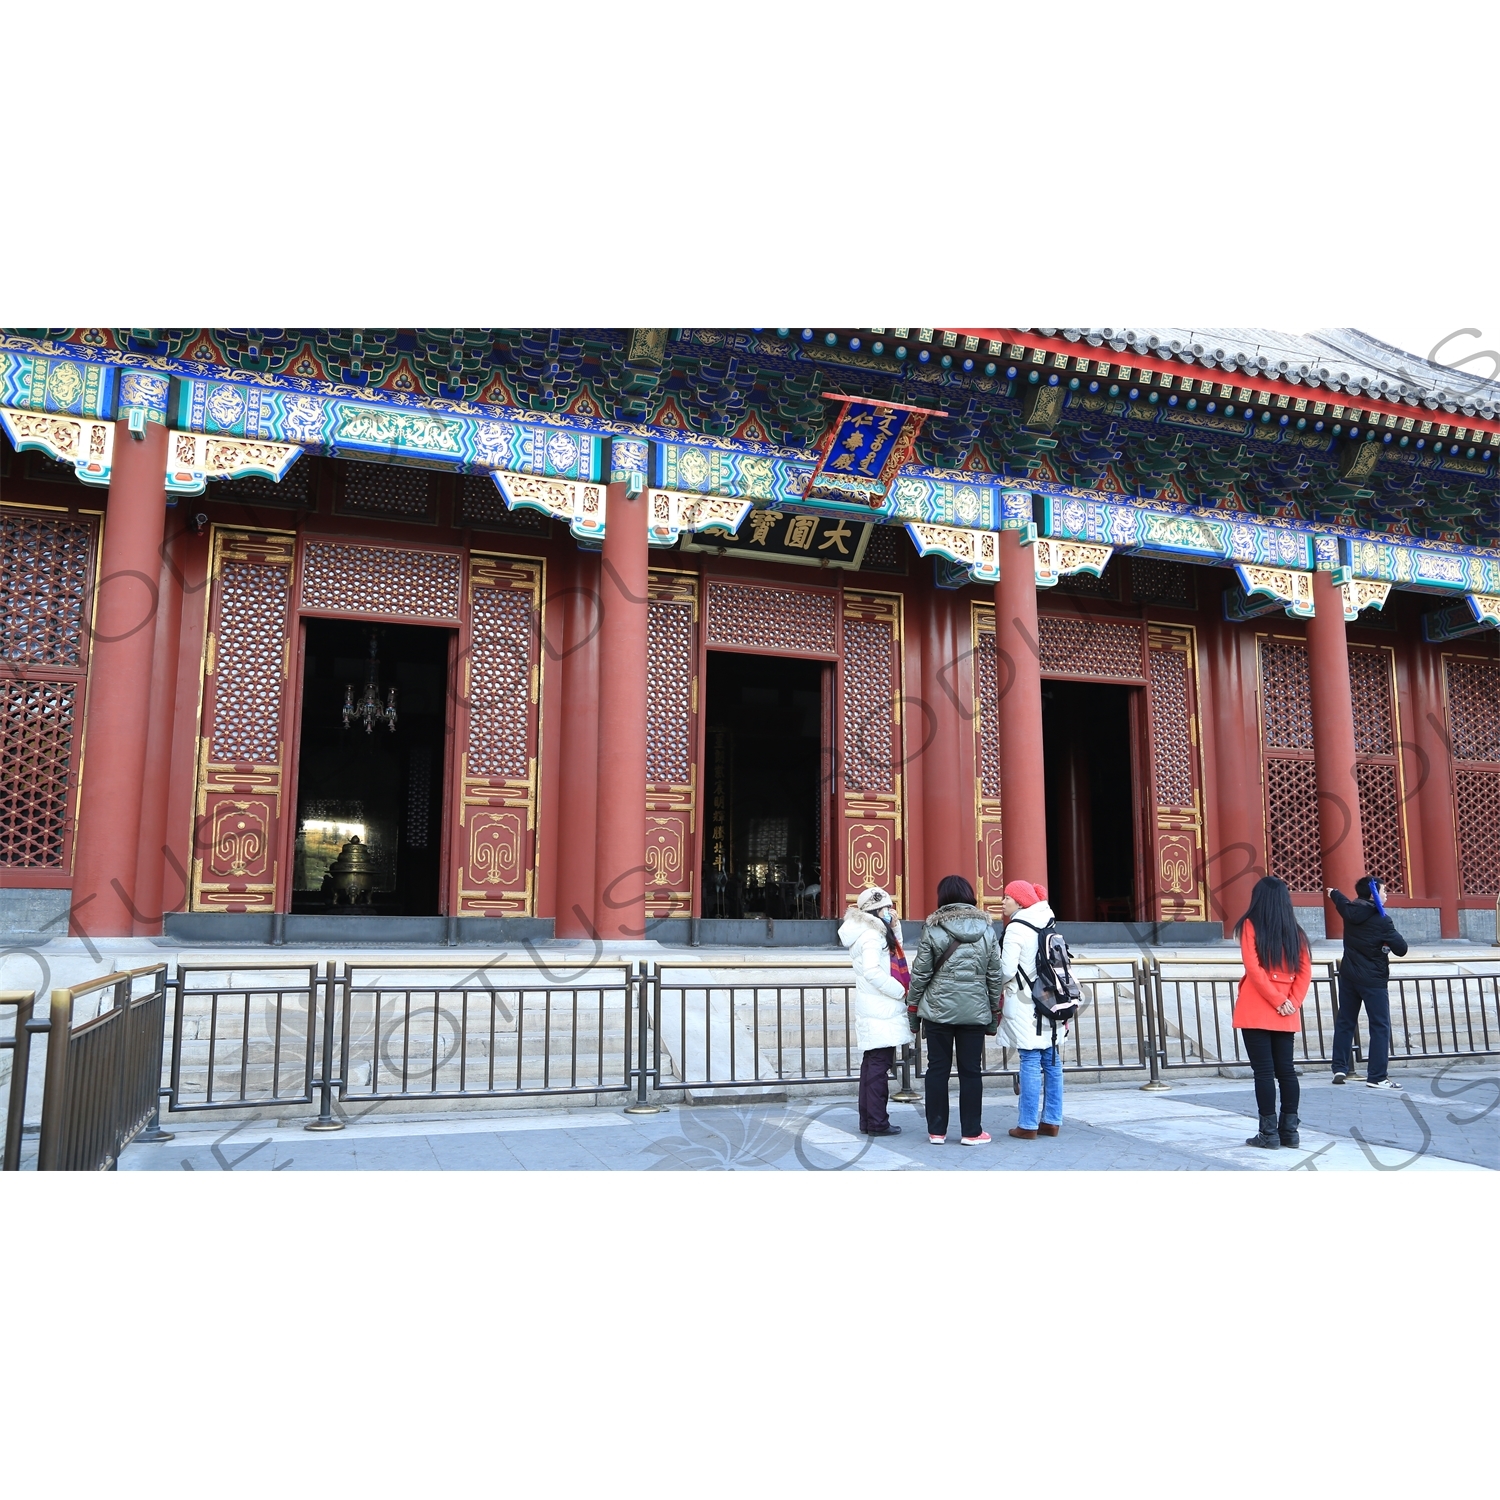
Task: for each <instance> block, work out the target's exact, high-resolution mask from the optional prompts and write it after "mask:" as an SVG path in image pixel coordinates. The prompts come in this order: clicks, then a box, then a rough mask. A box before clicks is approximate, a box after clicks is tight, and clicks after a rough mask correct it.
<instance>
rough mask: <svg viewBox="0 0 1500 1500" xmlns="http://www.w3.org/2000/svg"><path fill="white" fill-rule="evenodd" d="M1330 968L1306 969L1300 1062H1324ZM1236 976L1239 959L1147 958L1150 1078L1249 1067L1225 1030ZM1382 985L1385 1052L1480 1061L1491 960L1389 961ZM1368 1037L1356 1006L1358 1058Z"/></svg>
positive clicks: (1331, 1015) (1492, 988) (1489, 1045)
mask: <svg viewBox="0 0 1500 1500" xmlns="http://www.w3.org/2000/svg"><path fill="white" fill-rule="evenodd" d="M1338 967H1339V966H1338V963H1337V962H1336V961H1334V962H1324V963H1317V964H1314V965H1313V977H1312V983H1311V985H1310V986H1309V988H1308V993H1307V998H1306V999H1305V1000H1304V1001H1303V1003H1302V1011H1301V1016H1300V1024H1299V1029H1298V1038H1297V1058H1298V1061H1299V1062H1303V1063H1324V1064H1330V1065H1331V1064H1332V1061H1333V1028H1334V1022H1335V1020H1336V1018H1337V1015H1338ZM1455 970H1457V971H1458V972H1455ZM1244 972H1245V971H1244V966H1243V965H1242V964H1241V963H1240V962H1239V960H1238V959H1232V960H1214V959H1154V960H1152V962H1151V965H1150V975H1149V980H1150V982H1149V986H1148V987H1147V994H1146V995H1145V996H1143V1000H1144V1001H1145V1002H1146V1005H1147V1014H1146V1023H1147V1026H1148V1029H1149V1030H1150V1031H1151V1032H1152V1033H1153V1034H1154V1046H1153V1049H1152V1059H1151V1067H1152V1077H1153V1079H1155V1078H1158V1077H1159V1075H1160V1073H1161V1072H1162V1071H1164V1070H1165V1071H1174V1070H1176V1071H1181V1070H1184V1069H1200V1070H1201V1069H1218V1068H1224V1067H1248V1066H1249V1060H1248V1058H1247V1057H1246V1056H1245V1054H1244V1051H1243V1049H1242V1046H1241V1042H1240V1034H1239V1032H1238V1031H1236V1030H1235V1028H1234V1002H1235V997H1236V996H1237V994H1238V993H1239V982H1240V979H1241V978H1242V977H1243V975H1244ZM1389 990H1390V999H1391V1053H1390V1055H1391V1057H1392V1058H1396V1059H1402V1060H1414V1059H1421V1058H1427V1057H1432V1058H1444V1059H1451V1058H1456V1057H1481V1056H1484V1055H1485V1054H1486V1053H1491V1052H1494V1051H1496V1050H1497V1048H1500V964H1497V963H1495V962H1494V961H1492V960H1483V961H1475V960H1469V961H1459V962H1456V963H1455V962H1447V963H1436V962H1433V961H1432V960H1426V959H1412V960H1400V959H1397V960H1395V961H1393V962H1392V964H1391V977H1390V986H1389ZM1368 1035H1369V1031H1368V1022H1367V1018H1366V1017H1365V1015H1364V1013H1363V1011H1361V1014H1360V1020H1359V1025H1358V1027H1356V1030H1355V1037H1354V1058H1355V1061H1357V1062H1362V1061H1363V1060H1364V1052H1365V1039H1366V1038H1367V1037H1368Z"/></svg>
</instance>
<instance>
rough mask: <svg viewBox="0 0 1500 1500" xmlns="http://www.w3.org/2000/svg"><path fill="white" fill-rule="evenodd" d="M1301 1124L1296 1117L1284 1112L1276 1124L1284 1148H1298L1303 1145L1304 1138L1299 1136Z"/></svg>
mask: <svg viewBox="0 0 1500 1500" xmlns="http://www.w3.org/2000/svg"><path fill="white" fill-rule="evenodd" d="M1301 1123H1302V1122H1301V1121H1300V1120H1299V1119H1298V1118H1297V1116H1296V1115H1294V1114H1288V1113H1285V1112H1283V1114H1282V1116H1281V1118H1280V1119H1279V1120H1278V1121H1277V1122H1276V1127H1277V1133H1278V1134H1279V1135H1280V1136H1281V1144H1282V1145H1283V1146H1297V1145H1299V1144H1300V1143H1301V1139H1302V1138H1301V1136H1299V1135H1298V1134H1297V1127H1298V1126H1299V1125H1300V1124H1301Z"/></svg>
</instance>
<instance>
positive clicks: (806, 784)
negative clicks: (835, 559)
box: [703, 651, 833, 918]
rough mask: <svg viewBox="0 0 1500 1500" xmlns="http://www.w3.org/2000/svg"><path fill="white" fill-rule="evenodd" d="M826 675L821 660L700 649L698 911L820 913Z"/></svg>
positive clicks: (826, 812)
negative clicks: (704, 661) (703, 691)
mask: <svg viewBox="0 0 1500 1500" xmlns="http://www.w3.org/2000/svg"><path fill="white" fill-rule="evenodd" d="M832 676H833V672H832V669H831V668H830V667H826V666H824V665H823V664H822V663H821V662H815V661H802V660H798V659H796V658H788V657H780V656H751V655H742V654H740V653H738V652H725V651H710V652H709V653H708V673H707V681H708V697H707V702H706V705H705V708H706V718H707V723H706V728H707V735H706V741H705V756H704V760H705V764H704V789H705V793H706V802H707V809H706V810H707V812H708V817H707V819H706V823H705V828H704V834H705V837H704V840H703V915H704V916H705V917H760V916H764V917H783V918H786V917H791V918H796V917H816V916H819V915H821V914H822V912H823V910H824V908H825V903H824V901H823V899H822V893H823V885H824V878H823V877H824V868H823V866H824V858H825V856H824V850H825V847H826V845H827V834H828V828H829V816H830V812H831V792H830V788H829V785H828V778H827V776H826V775H825V773H824V769H823V768H824V760H825V744H824V742H825V739H826V738H827V734H826V731H825V728H824V726H825V724H826V722H827V713H826V712H825V706H824V705H825V700H827V699H831V694H832V682H831V679H832Z"/></svg>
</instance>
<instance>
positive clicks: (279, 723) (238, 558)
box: [192, 528, 296, 911]
mask: <svg viewBox="0 0 1500 1500" xmlns="http://www.w3.org/2000/svg"><path fill="white" fill-rule="evenodd" d="M295 548H296V538H295V537H294V536H293V534H291V533H290V532H276V531H225V530H219V529H218V528H215V531H214V541H213V559H212V572H211V577H212V580H213V594H212V598H211V600H210V603H209V616H208V636H207V640H206V641H205V643H204V654H203V727H202V734H201V736H200V737H199V741H198V797H197V807H196V811H197V817H196V820H195V824H194V836H193V872H192V873H193V878H192V906H193V909H194V910H195V911H272V910H274V909H275V903H276V894H277V882H278V880H279V879H280V869H279V864H280V861H279V858H278V854H279V851H280V848H281V839H280V836H279V834H280V828H279V825H280V820H281V817H282V813H283V806H282V804H283V801H284V798H285V791H286V787H285V773H286V736H285V726H284V719H285V710H286V699H287V682H288V679H289V675H290V665H291V623H292V573H293V562H294V559H295V555H296V554H295Z"/></svg>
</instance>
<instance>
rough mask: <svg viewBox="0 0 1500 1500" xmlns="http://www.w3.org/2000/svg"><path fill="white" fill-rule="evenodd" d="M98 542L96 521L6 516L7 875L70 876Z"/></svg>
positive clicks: (0, 535) (12, 509)
mask: <svg viewBox="0 0 1500 1500" xmlns="http://www.w3.org/2000/svg"><path fill="white" fill-rule="evenodd" d="M98 539H99V527H98V521H97V519H96V518H95V517H93V516H88V515H70V514H67V513H66V512H63V511H60V510H42V509H40V508H37V507H32V506H11V505H7V506H4V507H3V508H0V661H4V663H5V672H4V675H3V677H0V700H3V703H4V715H3V725H4V729H3V733H0V869H3V870H6V871H21V870H25V871H40V872H48V874H49V875H50V877H51V878H53V879H63V878H66V877H67V876H68V875H70V874H71V873H72V869H73V834H74V824H75V820H76V814H77V808H78V767H79V754H78V751H79V740H80V738H81V735H80V730H81V729H82V726H83V699H84V691H85V687H84V685H85V682H86V681H87V674H88V651H89V629H88V620H89V608H90V602H91V600H92V596H93V590H94V569H95V558H96V556H97V551H98ZM96 753H97V752H96ZM38 878H47V875H43V876H40V877H38ZM18 883H19V882H18Z"/></svg>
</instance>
